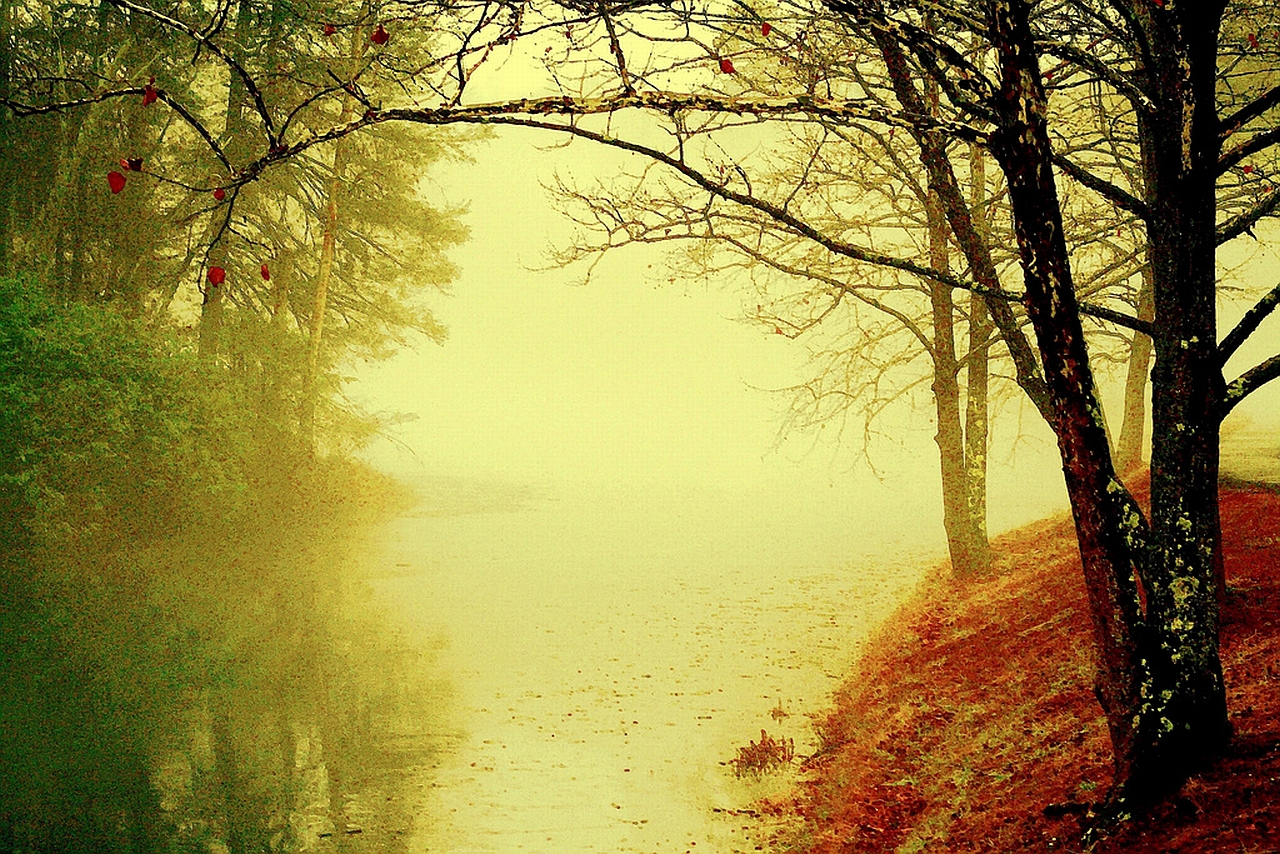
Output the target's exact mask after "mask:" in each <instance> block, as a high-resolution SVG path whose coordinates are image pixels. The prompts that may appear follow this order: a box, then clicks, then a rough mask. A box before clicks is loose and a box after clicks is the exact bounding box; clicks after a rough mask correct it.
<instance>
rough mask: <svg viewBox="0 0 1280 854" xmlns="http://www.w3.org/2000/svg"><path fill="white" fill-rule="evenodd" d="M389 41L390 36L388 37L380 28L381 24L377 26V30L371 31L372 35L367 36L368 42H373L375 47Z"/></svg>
mask: <svg viewBox="0 0 1280 854" xmlns="http://www.w3.org/2000/svg"><path fill="white" fill-rule="evenodd" d="M390 39H391V36H390V35H388V34H387V31H386V30H384V29H383V28H382V24H378V28H377V29H376V30H374V31H373V34H372V35H371V36H369V41H371V42H373V43H374V44H376V45H384V44H386V43H387V42H388V41H390Z"/></svg>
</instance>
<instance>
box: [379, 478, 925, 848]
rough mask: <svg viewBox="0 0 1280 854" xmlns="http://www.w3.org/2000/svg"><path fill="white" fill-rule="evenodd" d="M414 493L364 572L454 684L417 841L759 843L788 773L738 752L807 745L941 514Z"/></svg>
mask: <svg viewBox="0 0 1280 854" xmlns="http://www.w3.org/2000/svg"><path fill="white" fill-rule="evenodd" d="M419 490H420V492H421V493H422V494H423V503H422V504H421V505H420V506H419V507H418V508H417V509H416V510H415V511H413V512H412V513H410V514H408V515H406V516H404V517H402V518H400V519H398V520H396V521H395V522H394V523H392V524H391V525H389V527H388V528H387V530H386V532H385V535H384V538H383V540H382V548H381V549H380V550H379V551H378V552H377V553H376V554H375V555H371V556H370V557H369V558H368V560H366V561H365V567H366V570H367V572H368V578H367V580H368V582H369V583H370V585H371V586H372V588H373V590H374V595H375V597H377V599H379V600H380V604H381V605H382V607H385V608H386V609H387V611H388V613H389V614H390V615H391V616H392V617H393V618H394V619H396V620H397V622H400V623H401V625H402V626H403V631H405V632H406V637H407V638H408V639H409V641H410V642H411V643H414V642H416V643H417V644H419V645H421V646H422V647H423V648H431V649H436V650H437V653H436V655H435V657H434V659H433V660H432V661H431V666H433V667H436V668H438V669H439V672H441V673H443V674H447V681H448V682H449V683H450V685H451V702H450V709H449V714H448V715H446V716H445V719H446V720H447V721H448V722H449V723H448V724H447V731H446V732H443V733H441V734H440V736H441V737H440V738H439V740H438V743H439V744H440V745H441V748H442V749H441V751H440V754H439V755H438V757H437V759H436V761H435V762H434V765H433V767H430V768H428V769H425V770H424V776H423V779H422V781H421V787H422V789H423V797H422V803H421V806H420V807H419V810H418V818H417V821H416V825H415V827H414V830H413V833H412V839H411V841H410V844H409V846H408V847H409V850H415V851H421V850H427V851H448V852H457V854H463V853H464V852H515V851H532V852H537V851H544V852H566V851H573V852H579V851H610V852H648V851H710V852H733V851H752V850H756V846H758V845H760V844H762V842H761V840H760V839H758V838H756V836H757V833H758V831H757V825H756V822H754V821H753V820H751V818H750V817H749V816H748V815H747V814H746V813H744V811H749V810H750V807H751V806H752V804H753V802H754V801H755V800H757V799H758V798H759V797H761V796H762V795H767V794H768V793H770V792H781V791H784V790H785V788H786V785H787V784H788V783H789V782H790V780H791V778H790V777H789V776H788V775H787V774H786V773H783V774H772V775H763V776H759V777H756V776H753V775H750V774H748V775H746V776H744V777H738V776H736V775H735V773H734V768H733V766H732V765H731V764H729V762H730V760H732V759H733V758H735V757H736V756H737V748H739V747H742V746H746V745H747V744H748V743H749V742H750V741H752V740H759V738H760V732H761V730H766V731H767V732H768V733H769V735H770V737H771V738H776V739H794V742H795V748H796V752H797V754H800V755H803V754H805V753H808V752H811V751H812V749H813V747H814V744H813V736H812V728H811V726H810V724H809V719H808V717H807V715H809V714H812V713H815V712H819V711H820V710H822V709H823V708H824V706H825V705H826V704H827V701H828V695H829V693H830V691H831V689H832V688H833V687H834V686H835V685H836V684H837V682H838V680H839V679H841V678H842V676H843V675H844V673H845V672H846V668H847V666H848V665H849V663H850V662H851V660H852V658H853V657H854V656H855V655H856V654H857V651H858V647H859V643H860V642H861V640H862V639H863V638H865V637H866V635H867V633H868V632H869V631H870V629H871V628H873V627H874V626H875V625H876V624H877V623H878V622H879V621H880V620H882V619H883V618H884V617H885V616H886V615H887V614H888V613H889V612H890V611H891V610H892V609H893V607H894V606H895V605H896V604H897V603H898V602H899V601H900V600H901V599H902V597H903V596H904V595H905V594H906V593H907V592H908V591H909V590H910V588H911V587H912V585H913V584H914V583H915V582H916V581H917V580H918V579H919V577H920V573H921V571H922V569H924V568H926V567H927V566H929V565H930V564H931V563H934V562H936V560H937V559H939V557H940V554H939V552H938V545H937V543H936V542H931V540H932V539H933V538H934V536H933V535H934V532H933V530H932V529H933V527H934V523H933V521H932V517H931V515H932V514H931V515H930V516H928V517H925V518H928V519H929V520H930V521H929V522H928V523H927V524H923V525H920V526H916V527H915V528H912V527H910V526H907V527H902V528H893V527H892V526H887V525H883V524H880V525H877V524H876V523H875V522H874V520H873V519H872V518H870V513H871V508H865V507H864V509H862V510H861V511H856V512H855V511H850V514H851V515H849V516H848V517H847V518H845V519H844V522H843V525H836V527H837V528H839V530H836V531H832V530H831V527H832V525H833V521H832V514H831V513H829V512H828V513H821V514H816V515H814V514H811V515H809V517H808V518H805V515H804V514H805V508H803V507H801V508H788V507H770V506H769V505H768V503H767V502H763V501H761V496H759V495H750V494H742V493H739V492H735V491H734V490H732V489H728V488H725V489H721V490H716V489H708V488H697V489H694V488H687V489H676V488H667V489H665V490H663V489H649V488H645V489H628V488H622V487H612V488H611V487H600V486H596V487H588V486H583V485H575V486H573V487H572V488H571V489H569V488H565V489H555V488H549V487H544V488H531V487H530V488H524V489H518V488H512V487H505V486H501V485H496V484H487V485H486V484H476V483H470V482H466V481H462V480H452V481H451V480H447V479H446V480H438V481H435V482H426V483H422V484H420V485H419ZM922 510H923V508H922ZM922 529H923V530H922ZM925 532H927V533H925ZM850 555H856V558H854V559H852V561H851V559H850ZM415 639H416V641H415Z"/></svg>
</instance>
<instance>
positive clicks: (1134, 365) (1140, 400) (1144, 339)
mask: <svg viewBox="0 0 1280 854" xmlns="http://www.w3.org/2000/svg"><path fill="white" fill-rule="evenodd" d="M1154 318H1155V293H1154V285H1153V283H1152V281H1151V265H1150V264H1149V263H1148V264H1146V265H1144V266H1143V268H1142V287H1141V289H1140V290H1139V291H1138V319H1139V320H1146V321H1148V322H1149V321H1151V320H1153V319H1154ZM1150 373H1151V337H1150V336H1149V335H1146V334H1144V333H1142V332H1135V333H1133V338H1132V339H1130V343H1129V370H1128V374H1127V375H1126V376H1125V383H1124V420H1123V421H1122V422H1121V424H1120V438H1119V440H1118V441H1117V442H1116V470H1117V471H1119V472H1120V473H1121V474H1127V473H1129V472H1132V471H1136V470H1137V469H1139V468H1140V467H1141V466H1142V462H1143V458H1142V446H1143V439H1144V438H1145V437H1146V429H1147V381H1148V378H1149V374H1150Z"/></svg>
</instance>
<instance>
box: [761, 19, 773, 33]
mask: <svg viewBox="0 0 1280 854" xmlns="http://www.w3.org/2000/svg"><path fill="white" fill-rule="evenodd" d="M772 29H773V24H771V23H769V22H768V21H765V22H764V23H763V24H761V25H760V35H762V36H767V35H769V32H770V31H771V30H772Z"/></svg>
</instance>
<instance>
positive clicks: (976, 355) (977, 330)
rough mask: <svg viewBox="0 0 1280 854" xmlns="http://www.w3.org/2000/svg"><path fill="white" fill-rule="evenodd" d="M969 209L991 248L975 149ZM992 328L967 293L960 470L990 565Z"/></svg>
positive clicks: (980, 157)
mask: <svg viewBox="0 0 1280 854" xmlns="http://www.w3.org/2000/svg"><path fill="white" fill-rule="evenodd" d="M969 210H970V211H971V213H972V216H973V225H974V228H975V229H976V230H977V232H978V235H979V236H980V237H981V239H982V241H983V243H984V244H985V245H987V246H990V245H991V240H990V238H991V229H990V226H989V223H990V220H989V218H988V215H987V172H986V156H985V155H984V154H983V153H982V149H981V148H979V147H978V146H976V145H974V146H971V147H970V149H969ZM993 333H994V327H993V326H992V324H991V314H990V312H988V311H987V303H986V300H985V299H983V298H982V297H980V296H978V295H977V294H974V293H970V294H969V353H968V355H967V356H966V358H965V362H966V366H967V374H968V375H967V376H966V377H965V410H964V442H965V453H964V468H965V481H966V483H967V485H968V488H969V514H970V516H972V517H973V524H974V525H976V526H977V531H978V537H979V538H980V539H981V542H982V545H983V548H984V549H985V550H986V551H987V553H988V555H987V561H988V563H989V562H990V549H991V546H990V540H989V538H988V536H987V448H988V445H989V443H990V430H989V424H988V418H987V407H988V403H987V390H988V383H989V378H990V362H991V337H992V334H993Z"/></svg>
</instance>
